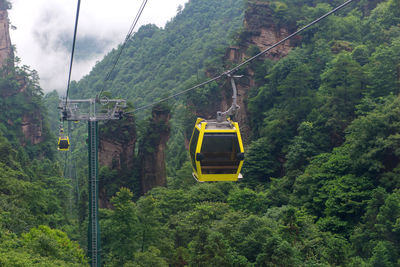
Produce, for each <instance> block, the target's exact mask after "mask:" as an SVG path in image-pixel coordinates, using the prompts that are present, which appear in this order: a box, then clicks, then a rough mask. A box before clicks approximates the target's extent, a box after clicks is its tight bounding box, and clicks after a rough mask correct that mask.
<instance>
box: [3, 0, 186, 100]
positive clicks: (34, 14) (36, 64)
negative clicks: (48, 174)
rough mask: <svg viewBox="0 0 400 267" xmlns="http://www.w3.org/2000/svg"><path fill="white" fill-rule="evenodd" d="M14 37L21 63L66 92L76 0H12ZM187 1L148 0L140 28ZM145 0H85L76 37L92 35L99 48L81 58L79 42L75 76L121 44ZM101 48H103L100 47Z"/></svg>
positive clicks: (45, 82)
mask: <svg viewBox="0 0 400 267" xmlns="http://www.w3.org/2000/svg"><path fill="white" fill-rule="evenodd" d="M11 2H12V4H13V8H12V10H10V11H9V16H10V20H11V24H12V25H14V26H16V27H17V30H12V31H11V41H12V43H13V44H15V45H16V47H17V56H18V57H19V58H21V61H22V64H25V65H29V66H31V67H32V68H33V69H36V70H37V71H38V73H39V76H40V79H41V81H40V84H41V86H42V88H43V89H44V90H45V91H51V90H54V89H56V90H58V91H60V92H64V91H65V89H66V86H67V79H68V69H69V62H70V52H71V44H72V38H73V30H74V23H75V14H76V6H77V0H76V1H72V0H50V1H49V0H12V1H11ZM186 2H188V0H168V1H166V0H149V1H148V3H147V6H146V8H145V9H144V11H143V14H142V16H141V18H140V20H139V23H138V25H137V27H136V28H135V31H136V30H137V29H139V27H140V26H141V25H144V24H148V23H154V24H156V25H158V26H160V27H163V26H164V25H165V23H166V22H167V21H168V20H169V19H171V18H172V17H173V16H175V14H176V10H177V7H178V6H179V5H182V6H183V5H184V4H185V3H186ZM141 3H142V1H141V0H113V1H109V0H82V1H81V10H80V17H79V28H78V36H77V40H78V42H79V40H90V41H93V42H94V44H95V45H96V51H95V53H94V54H93V55H91V56H90V57H85V58H82V57H81V58H79V57H77V55H79V50H78V49H79V46H77V47H76V49H77V51H76V55H75V58H74V65H73V72H72V79H73V80H78V79H80V78H81V77H82V76H84V75H86V74H88V73H89V71H90V70H91V68H92V67H93V65H94V64H95V62H96V61H98V60H101V59H102V57H103V55H104V54H105V53H107V52H108V51H110V50H111V49H112V48H113V47H116V46H117V45H118V44H120V43H122V42H123V41H124V39H125V36H126V34H127V32H128V30H129V28H130V26H131V24H132V21H133V18H134V17H135V16H136V13H137V11H138V9H139V6H140V5H141ZM97 50H98V51H97Z"/></svg>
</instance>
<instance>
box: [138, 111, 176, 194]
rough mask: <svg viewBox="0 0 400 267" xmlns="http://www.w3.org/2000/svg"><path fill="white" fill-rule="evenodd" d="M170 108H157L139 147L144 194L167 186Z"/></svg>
mask: <svg viewBox="0 0 400 267" xmlns="http://www.w3.org/2000/svg"><path fill="white" fill-rule="evenodd" d="M170 118H171V114H170V110H169V108H168V107H166V106H163V105H159V106H155V107H154V108H153V111H152V118H151V119H150V122H149V126H148V128H147V131H146V134H145V138H144V139H143V140H142V142H141V143H140V145H139V159H140V163H141V164H140V166H141V187H142V194H145V193H146V192H148V191H149V190H151V189H152V188H154V187H157V186H165V185H166V184H167V173H166V168H165V149H166V146H167V142H168V139H169V135H170V127H169V120H170Z"/></svg>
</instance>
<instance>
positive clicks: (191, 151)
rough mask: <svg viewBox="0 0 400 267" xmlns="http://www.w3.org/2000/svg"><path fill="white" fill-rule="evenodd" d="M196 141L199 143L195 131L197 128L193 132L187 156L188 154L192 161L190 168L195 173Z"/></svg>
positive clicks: (196, 131) (197, 132) (197, 133)
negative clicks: (191, 167)
mask: <svg viewBox="0 0 400 267" xmlns="http://www.w3.org/2000/svg"><path fill="white" fill-rule="evenodd" d="M198 141H199V131H198V130H197V128H195V129H194V130H193V134H192V139H191V140H190V145H189V154H190V158H191V159H192V166H193V168H194V169H195V170H196V171H197V168H196V160H195V154H196V147H197V142H198Z"/></svg>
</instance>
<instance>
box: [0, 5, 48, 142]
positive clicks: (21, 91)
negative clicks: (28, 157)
mask: <svg viewBox="0 0 400 267" xmlns="http://www.w3.org/2000/svg"><path fill="white" fill-rule="evenodd" d="M9 8H10V4H9V2H8V1H6V0H0V69H1V79H2V83H1V86H0V96H1V97H3V99H4V100H5V101H4V102H2V106H1V108H2V109H3V111H4V112H3V117H4V119H5V120H6V121H5V122H6V124H8V125H9V126H10V128H12V129H15V130H17V131H20V132H21V133H22V136H21V138H20V143H21V145H23V146H25V145H28V144H31V145H36V144H39V143H41V142H43V141H44V140H45V134H44V133H45V132H46V129H44V127H45V126H44V116H43V109H42V107H41V106H40V101H41V92H40V88H39V85H38V83H37V82H38V79H36V76H37V75H36V72H31V73H28V71H29V70H27V69H24V70H19V71H16V68H15V67H14V53H13V48H12V45H11V39H10V32H9V27H10V23H9V19H8V12H7V10H8V9H9ZM17 70H18V69H17ZM33 77H35V78H33ZM10 109H13V110H15V111H17V112H9V110H10ZM16 116H18V117H16Z"/></svg>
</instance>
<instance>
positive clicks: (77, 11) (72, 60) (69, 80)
mask: <svg viewBox="0 0 400 267" xmlns="http://www.w3.org/2000/svg"><path fill="white" fill-rule="evenodd" d="M80 8H81V0H78V6H77V8H76V17H75V30H74V39H73V41H72V51H71V62H70V64H69V74H68V83H67V93H66V95H65V106H66V105H67V102H68V93H69V86H70V82H71V73H72V64H73V62H74V53H75V43H76V33H77V32H78V21H79V11H80Z"/></svg>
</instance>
